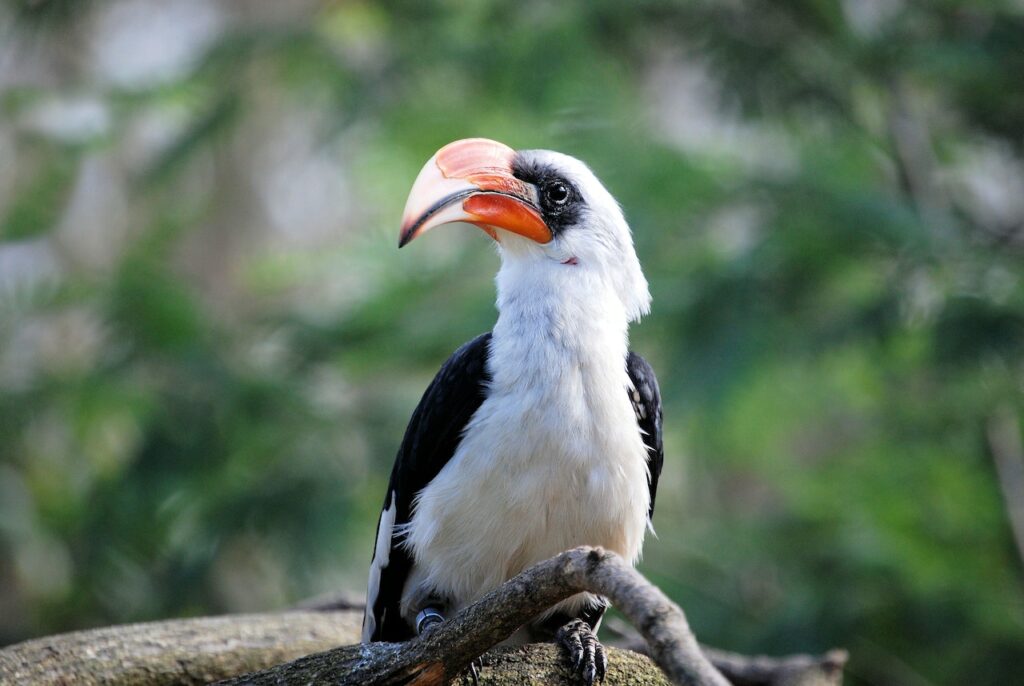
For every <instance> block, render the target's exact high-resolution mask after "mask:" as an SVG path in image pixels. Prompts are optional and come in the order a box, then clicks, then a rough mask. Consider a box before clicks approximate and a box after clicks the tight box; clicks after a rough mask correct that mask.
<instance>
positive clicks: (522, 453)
mask: <svg viewBox="0 0 1024 686" xmlns="http://www.w3.org/2000/svg"><path fill="white" fill-rule="evenodd" d="M615 314H616V313H607V312H601V311H595V312H592V313H590V314H589V316H587V317H583V318H580V317H577V316H573V317H572V321H559V319H561V318H563V317H564V315H563V314H562V313H561V311H560V310H558V309H551V308H547V309H545V308H543V307H540V308H537V307H535V308H534V310H533V311H532V312H529V313H526V314H523V313H519V314H518V315H517V316H515V317H509V316H506V315H507V313H506V310H505V309H503V310H502V316H501V318H499V321H498V325H497V326H496V327H495V329H494V334H493V338H492V342H491V356H490V359H489V371H490V372H491V375H492V379H493V382H492V384H491V388H490V392H489V394H488V397H487V399H486V400H485V401H484V402H483V404H482V405H481V407H480V409H479V410H478V411H477V413H476V414H475V415H474V417H473V419H472V420H471V422H470V423H469V425H468V427H467V429H466V432H465V434H464V438H463V440H462V442H461V444H460V445H459V448H458V450H457V451H456V454H455V455H454V457H453V458H452V459H451V460H450V461H449V463H448V464H447V465H446V466H445V467H444V469H442V470H441V472H440V473H439V474H438V476H437V477H436V478H435V479H434V480H433V481H431V483H430V484H429V485H428V486H427V487H426V488H424V489H423V491H421V492H420V494H419V496H418V498H417V499H416V503H415V509H414V517H413V520H412V522H411V523H410V525H409V527H408V530H407V538H406V545H408V546H409V547H410V548H411V550H412V552H413V557H414V560H415V566H416V569H415V572H414V574H413V576H412V578H413V579H415V582H414V583H415V586H416V588H410V587H408V586H407V588H406V590H405V594H404V596H405V597H406V598H411V597H413V596H415V595H416V594H417V592H418V591H421V590H422V589H426V588H432V589H434V590H436V591H437V592H439V593H440V594H442V595H444V596H446V597H448V598H451V599H452V600H453V601H454V604H455V606H456V607H455V609H459V608H461V607H462V606H464V605H466V604H468V603H470V602H472V601H473V600H475V599H477V598H479V597H480V596H481V595H483V594H484V593H486V592H487V591H489V590H491V589H493V588H494V587H496V586H498V585H499V584H501V583H502V582H503V581H505V580H506V579H508V578H510V577H511V576H514V575H515V574H517V573H518V572H520V571H522V570H523V569H524V568H525V567H527V566H529V565H530V564H532V563H534V562H538V561H540V560H543V559H546V558H548V557H551V556H552V555H555V554H557V553H559V552H562V551H564V550H566V549H569V548H572V547H575V546H579V545H599V546H604V547H605V548H608V549H610V550H613V551H615V552H617V553H619V554H620V555H622V556H623V557H625V558H626V559H628V560H633V561H635V560H636V559H637V557H638V556H639V554H640V547H641V543H642V541H643V535H644V530H645V528H646V524H647V510H648V504H649V498H650V495H649V490H648V485H647V457H646V455H647V452H646V449H645V447H644V445H643V442H642V439H641V435H640V432H639V430H638V428H637V424H636V418H635V416H634V413H633V409H632V405H631V404H630V402H629V397H628V394H627V388H629V377H628V375H627V374H626V369H625V356H626V339H625V331H624V322H623V324H622V325H618V326H610V325H609V322H608V321H604V318H605V317H609V316H614V315H615ZM531 315H532V316H531ZM581 321H585V322H586V323H585V324H584V323H581ZM616 321H618V318H616V319H614V320H613V322H612V323H615V322H616ZM411 585H412V584H410V586H411ZM579 600H582V598H577V599H576V602H578V601H579ZM576 602H574V603H572V604H576Z"/></svg>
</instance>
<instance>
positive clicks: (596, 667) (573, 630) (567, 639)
mask: <svg viewBox="0 0 1024 686" xmlns="http://www.w3.org/2000/svg"><path fill="white" fill-rule="evenodd" d="M555 640H556V641H557V642H558V643H559V644H560V645H562V646H563V647H564V648H565V649H566V650H568V651H569V662H570V663H571V664H572V670H573V671H574V672H576V673H578V674H579V675H580V676H581V677H582V678H583V681H584V682H585V683H586V684H587V686H594V683H595V682H601V681H604V677H605V674H606V673H607V671H608V658H607V656H606V655H605V652H604V646H602V645H601V642H600V641H598V640H597V636H596V635H595V634H594V630H593V629H591V628H590V625H589V624H587V623H586V622H584V621H583V620H580V619H574V620H572V621H571V622H568V623H567V624H565V625H564V626H562V627H561V628H560V629H559V630H558V632H557V633H556V634H555Z"/></svg>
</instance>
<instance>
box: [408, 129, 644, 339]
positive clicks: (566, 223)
mask: <svg viewBox="0 0 1024 686" xmlns="http://www.w3.org/2000/svg"><path fill="white" fill-rule="evenodd" d="M455 222H465V223H469V224H473V225H475V226H477V227H479V228H480V229H482V230H483V231H484V232H486V233H487V234H488V235H489V236H490V237H491V238H493V239H494V240H495V241H496V242H497V244H498V246H499V252H500V253H501V256H502V260H503V262H504V263H505V265H506V266H509V267H510V268H514V269H515V270H516V273H517V274H523V275H527V277H526V278H530V276H529V275H534V276H536V277H537V278H541V276H543V278H544V280H545V283H546V284H547V285H548V286H552V285H554V286H555V287H559V288H562V287H564V288H566V289H570V288H571V287H572V286H576V287H577V289H578V288H586V287H594V286H597V287H604V288H605V289H607V290H608V291H609V292H611V293H614V294H615V296H617V298H618V299H619V300H620V301H621V303H622V306H623V311H624V313H625V315H626V317H627V319H628V320H630V321H632V320H635V319H639V318H640V317H641V316H642V315H644V314H646V313H647V312H648V310H649V308H650V300H651V296H650V293H649V292H648V289H647V281H646V279H645V278H644V275H643V272H642V271H641V269H640V263H639V261H638V260H637V257H636V252H635V251H634V249H633V238H632V235H631V234H630V231H629V225H628V224H626V220H625V218H624V217H623V216H622V210H621V209H620V208H619V205H618V203H617V202H616V201H615V198H613V197H612V196H611V194H610V193H609V192H608V191H607V190H606V189H605V188H604V186H603V185H602V184H601V182H600V181H598V179H597V177H596V176H594V174H593V172H591V171H590V169H589V168H588V167H587V166H586V165H585V164H583V163H582V162H580V161H579V160H577V159H575V158H573V157H569V156H568V155H563V154H561V153H557V152H551V151H549V150H519V151H517V150H513V149H512V148H510V147H508V146H507V145H503V144H501V143H498V142H496V141H492V140H487V139H484V138H469V139H466V140H460V141H455V142H454V143H449V144H448V145H446V146H444V147H443V148H441V149H440V150H438V151H437V152H436V153H435V154H434V156H433V157H431V158H430V159H429V160H428V161H427V163H426V165H424V167H423V169H422V170H421V171H420V173H419V176H417V177H416V182H415V183H414V184H413V187H412V191H410V193H409V199H408V201H407V202H406V205H405V213H404V215H403V217H402V232H401V236H400V238H399V243H398V246H399V247H402V246H404V245H405V244H407V243H409V242H410V241H412V240H413V239H414V238H416V237H417V236H420V235H422V234H423V233H426V232H427V231H429V230H430V229H432V228H434V227H435V226H440V225H442V224H451V223H455Z"/></svg>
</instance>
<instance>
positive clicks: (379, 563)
mask: <svg viewBox="0 0 1024 686" xmlns="http://www.w3.org/2000/svg"><path fill="white" fill-rule="evenodd" d="M395 498H396V494H395V492H394V491H392V492H391V507H389V508H388V509H386V510H384V512H382V513H381V515H380V525H379V526H378V527H377V545H376V547H375V548H374V549H373V560H372V561H371V562H370V578H369V580H368V581H367V584H366V611H365V612H364V613H363V643H369V642H370V637H371V636H373V631H374V629H376V628H377V621H376V619H375V618H374V616H373V606H374V605H376V604H377V594H378V593H380V575H381V572H382V571H383V569H384V568H385V567H387V566H388V562H390V561H391V534H392V531H393V530H394V528H395V514H396V513H397V511H398V504H397V503H396V502H395Z"/></svg>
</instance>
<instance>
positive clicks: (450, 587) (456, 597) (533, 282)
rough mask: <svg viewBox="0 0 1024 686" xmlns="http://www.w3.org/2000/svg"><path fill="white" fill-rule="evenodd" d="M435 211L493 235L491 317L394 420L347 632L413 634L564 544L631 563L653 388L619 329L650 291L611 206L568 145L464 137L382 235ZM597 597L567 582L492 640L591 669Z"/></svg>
mask: <svg viewBox="0 0 1024 686" xmlns="http://www.w3.org/2000/svg"><path fill="white" fill-rule="evenodd" d="M452 223H467V224H472V225H474V226H476V227H478V228H480V229H481V230H483V231H484V232H485V233H486V234H487V235H489V236H490V237H491V238H492V239H493V241H494V244H495V245H496V247H497V252H498V254H499V256H500V268H499V270H498V272H497V276H496V279H495V282H496V290H497V309H498V317H497V321H496V322H495V324H494V327H493V329H492V331H490V332H487V333H483V334H481V335H480V336H478V337H476V338H475V339H473V340H471V341H469V342H467V343H465V344H464V345H463V346H462V347H460V348H459V349H458V350H456V351H455V352H454V353H453V354H452V355H451V357H450V358H449V359H448V360H447V361H446V362H445V363H444V364H443V365H442V367H441V369H440V371H439V372H438V373H437V375H436V377H435V378H434V380H433V381H432V382H431V383H430V385H429V386H428V387H427V389H426V391H425V392H424V394H423V396H422V399H421V400H420V402H419V404H418V405H417V407H416V409H415V410H414V412H413V414H412V417H411V419H410V421H409V424H408V427H407V429H406V431H405V435H404V437H403V439H402V442H401V445H400V447H399V449H398V453H397V456H396V458H395V463H394V467H393V469H392V472H391V478H390V481H389V483H388V487H387V492H386V494H385V497H384V504H383V507H382V510H381V514H380V518H379V520H378V523H377V536H376V541H375V546H374V551H373V558H372V561H371V563H370V572H369V579H368V589H367V590H368V592H367V605H366V611H365V614H364V619H363V635H362V638H363V641H364V642H374V641H404V640H409V639H411V638H413V637H415V636H417V635H420V634H423V633H424V632H426V631H428V630H429V629H430V628H431V627H432V626H433V625H435V624H436V623H437V622H440V621H444V620H447V619H450V618H451V617H452V616H453V615H454V614H455V613H457V612H458V611H459V610H461V609H462V608H464V607H466V606H468V605H469V604H471V603H472V602H474V601H475V600H477V599H479V598H480V597H481V596H482V595H484V594H485V593H486V592H488V591H490V590H492V589H494V588H496V587H497V586H499V585H500V584H501V583H503V582H504V581H506V580H508V579H509V578H511V577H513V576H515V575H516V574H517V573H519V572H521V571H522V570H524V569H525V568H527V567H529V566H530V565H532V564H534V563H536V562H539V561H541V560H544V559H547V558H549V557H551V556H554V555H556V554H558V553H560V552H563V551H565V550H567V549H570V548H573V547H576V546H580V545H589V546H602V547H604V548H605V549H607V550H611V551H614V552H616V553H618V554H619V555H621V556H622V557H623V558H625V559H627V560H629V561H631V562H632V563H634V564H635V563H636V562H637V561H638V559H639V557H640V553H641V547H642V543H643V539H644V536H645V533H646V532H647V531H648V530H651V531H653V525H652V523H651V522H652V518H653V514H654V502H655V495H656V493H657V487H658V479H659V477H660V475H661V470H662V463H663V460H664V451H663V444H662V409H661V395H660V391H659V388H658V382H657V379H656V378H655V375H654V372H653V370H652V369H651V366H650V365H649V364H648V363H647V362H646V361H645V360H644V359H643V358H642V357H641V356H639V355H638V354H636V353H635V352H632V351H631V350H630V349H629V342H628V341H629V339H628V328H629V324H630V323H631V322H634V321H637V320H639V319H640V318H641V317H642V316H644V315H646V314H648V313H649V311H650V303H651V295H650V291H649V288H648V283H647V280H646V278H645V277H644V274H643V271H642V269H641V266H640V262H639V260H638V258H637V255H636V251H635V248H634V245H633V238H632V233H631V231H630V228H629V225H628V224H627V222H626V219H625V217H624V215H623V212H622V210H621V208H620V206H619V204H618V203H617V202H616V200H615V199H614V198H613V197H612V195H611V194H610V193H609V192H608V191H607V190H606V189H605V187H604V186H603V185H602V184H601V182H600V181H599V180H598V179H597V177H596V176H595V175H594V173H593V172H592V171H591V170H590V169H589V167H587V166H586V165H585V164H584V163H583V162H581V161H579V160H577V159H575V158H573V157H570V156H568V155H565V154H562V153H558V152H554V151H550V150H518V151H517V150H514V149H513V148H510V147H509V146H507V145H504V144H502V143H499V142H497V141H493V140H489V139H485V138H469V139H464V140H458V141H455V142H453V143H449V144H448V145H446V146H444V147H443V148H441V149H440V150H438V151H437V152H436V153H435V154H434V155H433V156H432V157H431V158H430V159H429V160H428V161H427V163H426V164H425V165H424V166H423V168H422V170H421V171H420V173H419V175H418V176H417V177H416V179H415V181H414V183H413V186H412V189H411V191H410V193H409V197H408V200H407V202H406V205H405V210H404V213H403V217H402V225H401V231H400V237H399V248H401V247H403V246H405V245H407V244H408V243H410V242H411V241H412V240H414V239H415V238H417V237H419V236H422V235H423V234H425V233H427V232H428V231H430V230H432V229H434V228H436V227H438V226H441V225H446V224H452ZM607 606H608V603H607V601H606V600H605V599H604V598H601V597H599V596H596V595H593V594H589V593H581V594H578V595H575V596H572V597H570V598H569V599H567V600H565V601H563V602H562V603H560V604H558V605H556V606H555V607H554V608H551V609H550V610H548V611H546V612H544V613H542V614H541V615H539V616H538V617H537V618H535V619H534V620H533V621H531V622H530V623H529V624H528V625H527V626H525V627H523V628H522V629H520V630H519V632H517V634H516V635H515V636H513V637H512V638H511V639H510V641H509V642H510V643H512V644H516V643H522V642H526V641H536V640H543V641H551V640H554V641H555V642H557V643H560V644H561V645H563V646H564V648H565V649H566V650H567V652H568V658H569V660H570V662H571V664H572V666H573V668H574V669H575V670H577V671H578V672H579V674H580V675H581V676H582V677H583V678H584V680H585V681H586V683H587V684H588V685H589V684H593V683H594V681H595V680H597V681H601V680H603V678H604V676H605V672H606V669H607V660H606V656H605V653H604V649H603V647H602V646H601V644H600V642H599V641H598V639H597V630H598V628H599V625H600V622H601V618H602V616H603V615H604V612H605V610H606V608H607Z"/></svg>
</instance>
